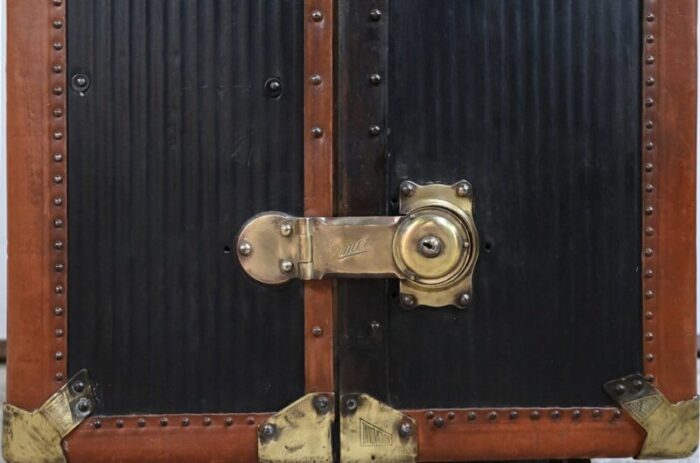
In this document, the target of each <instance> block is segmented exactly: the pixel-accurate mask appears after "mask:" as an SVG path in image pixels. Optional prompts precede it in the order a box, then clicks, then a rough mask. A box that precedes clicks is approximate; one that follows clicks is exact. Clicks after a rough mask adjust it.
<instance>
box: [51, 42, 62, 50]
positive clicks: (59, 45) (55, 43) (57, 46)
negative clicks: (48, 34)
mask: <svg viewBox="0 0 700 463" xmlns="http://www.w3.org/2000/svg"><path fill="white" fill-rule="evenodd" d="M53 48H54V49H55V50H61V49H63V44H62V43H61V42H54V44H53Z"/></svg>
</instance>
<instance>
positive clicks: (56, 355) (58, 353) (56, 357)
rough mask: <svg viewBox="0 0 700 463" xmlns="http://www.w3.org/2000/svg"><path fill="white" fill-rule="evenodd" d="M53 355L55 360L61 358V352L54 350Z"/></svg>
mask: <svg viewBox="0 0 700 463" xmlns="http://www.w3.org/2000/svg"><path fill="white" fill-rule="evenodd" d="M53 356H54V358H55V359H56V360H63V352H56V353H55V354H54V355H53Z"/></svg>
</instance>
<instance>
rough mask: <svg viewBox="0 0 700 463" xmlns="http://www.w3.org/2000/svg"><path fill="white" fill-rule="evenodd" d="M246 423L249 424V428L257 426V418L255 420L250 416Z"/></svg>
mask: <svg viewBox="0 0 700 463" xmlns="http://www.w3.org/2000/svg"><path fill="white" fill-rule="evenodd" d="M245 422H246V424H248V426H253V425H254V424H255V418H253V417H252V416H249V417H248V418H246V419H245Z"/></svg>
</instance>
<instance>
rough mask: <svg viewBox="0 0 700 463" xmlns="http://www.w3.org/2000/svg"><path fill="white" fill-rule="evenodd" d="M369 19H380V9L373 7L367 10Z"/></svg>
mask: <svg viewBox="0 0 700 463" xmlns="http://www.w3.org/2000/svg"><path fill="white" fill-rule="evenodd" d="M369 19H371V20H372V21H379V20H380V19H382V11H381V10H380V9H379V8H373V9H372V10H371V11H370V12H369Z"/></svg>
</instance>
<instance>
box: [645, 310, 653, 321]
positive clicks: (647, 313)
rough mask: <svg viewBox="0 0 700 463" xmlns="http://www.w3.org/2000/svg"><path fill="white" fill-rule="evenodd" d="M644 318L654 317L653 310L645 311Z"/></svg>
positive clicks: (651, 318) (650, 318)
mask: <svg viewBox="0 0 700 463" xmlns="http://www.w3.org/2000/svg"><path fill="white" fill-rule="evenodd" d="M644 318H646V319H647V320H653V319H654V312H651V311H649V312H646V313H645V314H644Z"/></svg>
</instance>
